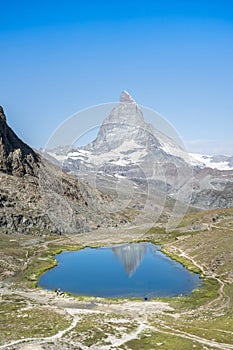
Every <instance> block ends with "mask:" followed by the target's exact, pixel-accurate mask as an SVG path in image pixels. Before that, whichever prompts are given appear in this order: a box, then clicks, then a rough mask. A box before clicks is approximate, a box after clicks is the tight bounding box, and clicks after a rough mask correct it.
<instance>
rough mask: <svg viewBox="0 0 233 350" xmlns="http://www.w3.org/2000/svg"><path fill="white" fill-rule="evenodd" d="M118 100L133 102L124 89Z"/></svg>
mask: <svg viewBox="0 0 233 350" xmlns="http://www.w3.org/2000/svg"><path fill="white" fill-rule="evenodd" d="M120 102H122V103H135V101H134V99H133V98H132V97H131V96H130V94H129V93H128V92H127V91H126V90H124V91H122V93H121V96H120Z"/></svg>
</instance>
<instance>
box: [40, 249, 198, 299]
mask: <svg viewBox="0 0 233 350" xmlns="http://www.w3.org/2000/svg"><path fill="white" fill-rule="evenodd" d="M158 249H159V247H156V246H155V245H153V244H152V243H132V244H122V245H113V246H111V247H103V248H98V249H91V248H85V249H83V250H80V251H76V252H63V253H61V254H59V255H57V256H56V258H57V260H58V265H57V266H56V267H55V268H53V269H51V270H49V271H47V272H46V273H45V274H44V275H43V276H41V278H40V280H39V285H40V286H42V287H44V288H48V289H55V288H58V287H60V288H61V289H62V290H64V291H68V292H71V293H73V294H77V295H93V296H102V297H148V298H150V297H153V296H175V295H179V294H189V293H191V291H192V290H193V289H194V288H197V287H198V286H199V284H200V279H199V276H198V275H197V274H194V273H191V272H190V271H188V270H187V269H185V268H184V267H183V266H182V265H181V264H179V263H177V262H175V261H174V260H172V259H170V258H169V257H167V256H166V255H164V254H163V253H162V252H160V251H159V250H158Z"/></svg>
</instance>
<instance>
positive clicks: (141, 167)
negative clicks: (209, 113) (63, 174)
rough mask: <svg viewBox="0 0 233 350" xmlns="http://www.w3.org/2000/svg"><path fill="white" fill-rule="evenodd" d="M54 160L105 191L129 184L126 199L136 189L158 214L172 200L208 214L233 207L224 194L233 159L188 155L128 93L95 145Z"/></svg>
mask: <svg viewBox="0 0 233 350" xmlns="http://www.w3.org/2000/svg"><path fill="white" fill-rule="evenodd" d="M49 154H50V156H53V157H55V158H56V159H57V160H59V161H61V160H62V162H63V166H64V167H65V168H66V169H68V170H69V171H70V172H72V173H73V174H75V175H77V176H79V177H83V178H85V179H86V180H87V181H90V182H92V183H93V182H94V183H95V184H96V185H97V186H98V187H99V188H101V189H102V190H103V188H104V189H106V190H107V191H108V190H109V188H111V187H112V186H113V187H114V186H115V187H116V186H118V185H119V183H120V182H122V181H123V180H127V181H129V182H127V185H125V187H124V189H123V190H122V192H121V193H123V196H124V195H125V193H127V192H128V198H129V197H130V196H131V194H132V188H133V189H134V193H135V192H136V194H137V196H138V197H140V198H148V197H150V198H151V199H152V201H151V203H152V202H153V203H152V204H151V205H150V208H151V210H152V211H156V208H155V207H156V205H157V204H158V202H159V206H160V205H161V203H162V205H163V203H164V202H165V200H166V198H167V196H169V197H170V198H173V199H175V200H176V201H179V202H186V203H189V202H191V204H192V205H197V206H200V207H204V208H214V207H219V206H228V205H233V196H230V197H229V196H225V192H224V191H225V188H227V187H229V186H230V187H231V186H233V176H232V173H231V172H229V171H228V172H227V174H226V171H225V170H231V169H233V159H232V158H233V157H224V156H219V157H210V156H201V155H196V154H188V153H187V152H186V150H185V149H184V148H182V147H181V146H180V145H179V144H177V142H176V141H175V140H173V139H172V138H170V137H169V136H167V135H165V134H164V133H162V132H160V131H159V130H157V129H156V128H155V127H154V126H152V125H151V124H149V123H146V122H145V120H144V116H143V111H142V109H141V108H140V107H139V106H138V104H137V103H136V102H135V100H134V99H133V98H132V97H131V96H130V95H129V94H128V92H126V91H123V92H122V93H121V95H120V101H119V103H117V104H116V105H115V107H114V108H113V109H112V111H111V112H110V114H109V115H108V116H107V117H106V118H105V119H104V120H103V123H102V125H101V127H100V129H99V132H98V135H97V137H96V139H95V140H94V141H93V142H91V143H89V144H88V145H86V146H85V147H82V148H71V147H70V149H69V150H68V151H67V153H64V152H62V154H60V153H59V151H58V150H56V151H55V152H54V151H53V150H52V151H50V152H49ZM110 183H111V184H110ZM117 184H118V185H117ZM118 187H119V186H118ZM130 188H131V189H130ZM138 197H137V198H138ZM155 198H157V202H155ZM139 202H140V200H139ZM137 203H138V202H137Z"/></svg>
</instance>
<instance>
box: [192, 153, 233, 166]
mask: <svg viewBox="0 0 233 350" xmlns="http://www.w3.org/2000/svg"><path fill="white" fill-rule="evenodd" d="M189 156H190V160H191V163H192V165H194V166H195V165H196V166H199V167H203V168H211V169H218V170H233V156H232V157H231V156H223V155H218V156H207V155H203V154H197V153H190V154H189Z"/></svg>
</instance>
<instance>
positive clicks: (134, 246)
mask: <svg viewBox="0 0 233 350" xmlns="http://www.w3.org/2000/svg"><path fill="white" fill-rule="evenodd" d="M146 249H147V243H130V244H122V245H118V246H115V247H113V248H112V251H113V253H114V254H115V256H116V257H117V259H118V260H119V261H120V262H121V263H123V265H124V269H125V272H126V273H127V275H128V276H129V277H131V276H132V275H133V274H134V273H135V271H136V270H137V268H138V266H139V265H140V264H141V262H142V260H143V258H144V257H145V255H146Z"/></svg>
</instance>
